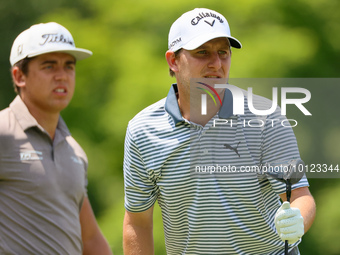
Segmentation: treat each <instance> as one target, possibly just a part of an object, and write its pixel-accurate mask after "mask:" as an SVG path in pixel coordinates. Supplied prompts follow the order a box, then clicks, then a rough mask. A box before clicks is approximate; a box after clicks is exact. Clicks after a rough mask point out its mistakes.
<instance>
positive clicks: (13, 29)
mask: <svg viewBox="0 0 340 255" xmlns="http://www.w3.org/2000/svg"><path fill="white" fill-rule="evenodd" d="M195 7H207V8H211V9H215V10H217V11H218V12H220V13H222V14H224V15H225V16H226V18H227V19H228V21H229V24H230V26H231V33H232V35H234V36H235V37H236V38H238V39H239V40H240V41H241V42H242V44H243V48H242V49H241V50H233V56H232V69H231V77H233V78H269V77H271V78H277V77H283V78H298V77H304V78H309V77H311V78H329V77H339V70H340V61H339V59H340V44H339V39H340V36H339V32H340V22H339V21H340V12H339V11H338V10H339V9H340V2H339V1H338V0H326V1H322V0H313V1H308V0H296V1H294V2H292V1H280V0H279V1H269V0H258V1H246V0H239V1H237V2H231V1H220V0H209V1H207V0H206V1H194V0H187V1H179V0H172V1H169V0H164V1H156V0H148V1H137V0H126V1H109V0H97V1H91V0H73V1H67V0H59V1H43V0H28V1H24V0H11V1H1V3H0V11H1V16H0V28H1V33H2V38H3V39H2V40H1V41H0V65H1V70H0V77H1V81H2V86H1V87H0V108H1V109H2V108H5V107H7V106H8V104H9V103H10V102H11V101H12V99H13V98H14V96H15V94H14V92H13V88H12V85H11V79H10V73H9V68H10V65H9V61H8V58H9V52H10V49H11V45H12V42H13V40H14V39H15V37H16V36H17V35H18V34H19V33H20V32H21V31H22V30H24V29H26V28H28V27H29V26H31V25H32V24H35V23H40V22H48V21H56V22H59V23H61V24H62V25H64V26H65V27H67V28H68V29H69V30H70V31H71V33H72V34H73V36H74V38H75V42H76V45H77V46H78V47H82V48H87V49H90V50H92V51H93V53H94V55H93V56H92V57H91V58H90V59H87V60H84V61H81V62H79V63H78V64H77V88H76V94H75V96H74V99H73V101H72V103H71V105H70V106H69V107H68V108H67V109H66V110H65V111H64V112H63V114H62V115H63V117H64V119H65V120H66V122H67V123H68V126H69V128H70V130H71V132H72V134H73V136H74V137H75V138H76V139H77V140H78V141H79V143H80V144H81V145H82V146H83V148H84V149H85V151H86V152H87V154H88V157H89V172H88V176H89V187H88V190H89V197H90V200H91V203H92V206H93V208H94V211H95V213H96V216H97V219H98V221H99V223H100V226H101V228H102V230H103V232H104V234H105V236H106V237H107V238H108V240H109V242H110V244H111V246H112V249H113V251H114V252H115V254H122V221H123V216H124V188H123V174H122V163H123V148H124V136H125V129H126V126H127V123H128V121H129V120H130V119H131V118H132V117H133V116H134V115H135V114H136V113H138V112H139V111H140V110H142V109H143V108H144V107H146V106H148V105H150V104H152V103H154V102H156V101H158V100H159V99H161V98H163V97H165V96H166V95H167V92H168V89H169V86H170V84H171V83H172V82H175V80H174V79H173V78H170V77H169V75H168V66H167V63H166V61H165V58H164V54H165V51H166V50H167V35H168V31H169V28H170V26H171V24H172V22H173V21H174V20H175V19H177V18H178V17H179V16H180V15H181V14H182V13H184V12H186V11H188V10H191V9H193V8H195ZM320 86H322V84H320ZM317 91H318V92H317V94H314V93H313V92H312V95H313V96H314V95H315V96H317V97H318V98H319V99H318V102H319V104H321V105H319V104H318V105H314V106H313V109H314V112H313V117H312V119H308V120H306V121H305V122H303V121H302V123H301V125H302V127H306V128H305V129H301V128H300V129H299V128H297V129H296V130H295V132H296V134H297V138H298V141H299V145H300V151H301V155H302V158H303V159H304V160H305V162H312V161H313V162H314V163H325V162H332V163H333V164H335V163H339V161H337V162H335V161H336V160H339V153H340V150H339V142H340V138H339V137H340V124H339V120H338V116H339V114H338V111H339V104H336V102H337V101H338V96H339V89H337V88H336V87H334V89H332V90H330V89H329V90H326V92H325V91H323V90H321V89H319V90H317ZM255 92H256V91H255ZM330 102H331V103H332V104H329V103H330ZM325 109H326V110H327V114H326V113H325ZM322 110H323V111H322ZM314 113H316V116H318V117H317V118H314ZM334 116H337V118H334ZM329 121H331V125H330V124H328V125H327V122H328V123H329ZM315 144H317V145H320V144H321V145H322V146H321V147H320V146H319V147H317V146H315ZM322 148H323V149H322ZM321 149H322V151H321ZM325 150H328V152H329V153H322V152H324V151H325ZM329 155H332V157H331V158H329ZM334 160H335V161H334ZM310 184H311V187H310V190H311V192H312V193H313V195H314V196H315V199H316V202H317V206H318V211H317V217H316V220H315V224H314V226H313V227H312V229H311V230H310V231H309V232H308V234H306V235H305V237H304V238H303V242H302V244H301V245H300V250H301V252H302V254H315V255H318V254H330V255H332V254H334V255H335V254H340V243H339V242H337V240H338V239H339V238H340V232H339V230H338V229H339V225H340V220H338V216H339V214H340V212H339V209H338V208H339V207H338V206H337V203H336V201H337V198H338V197H339V195H340V187H339V181H338V180H337V179H311V180H310ZM154 226H155V231H154V232H155V246H156V254H165V248H164V237H163V228H162V222H161V216H160V210H159V208H158V206H156V211H155V224H154Z"/></svg>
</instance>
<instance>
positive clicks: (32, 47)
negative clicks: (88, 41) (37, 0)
mask: <svg viewBox="0 0 340 255" xmlns="http://www.w3.org/2000/svg"><path fill="white" fill-rule="evenodd" d="M51 52H64V53H68V54H70V55H72V56H74V57H75V58H76V60H82V59H85V58H87V57H90V56H91V55H92V52H91V51H89V50H85V49H80V48H76V46H75V44H74V41H73V37H72V35H71V33H70V32H69V31H68V30H67V29H66V28H65V27H63V26H62V25H59V24H58V23H55V22H49V23H41V24H37V25H33V26H31V27H30V28H29V29H27V30H25V31H23V32H22V33H21V34H19V35H18V37H17V38H16V39H15V40H14V42H13V45H12V50H11V56H10V58H9V60H10V62H11V65H12V66H13V65H14V64H15V63H17V62H18V61H20V60H22V59H24V58H26V57H28V58H30V57H35V56H38V55H41V54H45V53H51Z"/></svg>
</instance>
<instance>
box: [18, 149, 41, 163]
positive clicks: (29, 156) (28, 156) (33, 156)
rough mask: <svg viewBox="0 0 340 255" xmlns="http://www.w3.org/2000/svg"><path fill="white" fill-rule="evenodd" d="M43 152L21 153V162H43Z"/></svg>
mask: <svg viewBox="0 0 340 255" xmlns="http://www.w3.org/2000/svg"><path fill="white" fill-rule="evenodd" d="M42 159H43V157H42V152H41V151H25V152H20V160H21V161H30V160H42Z"/></svg>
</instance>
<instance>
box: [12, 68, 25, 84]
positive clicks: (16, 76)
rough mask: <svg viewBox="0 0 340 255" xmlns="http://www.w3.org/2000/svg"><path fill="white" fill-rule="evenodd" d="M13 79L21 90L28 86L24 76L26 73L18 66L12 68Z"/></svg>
mask: <svg viewBox="0 0 340 255" xmlns="http://www.w3.org/2000/svg"><path fill="white" fill-rule="evenodd" d="M12 78H13V82H14V83H15V84H16V85H17V86H18V87H20V88H21V87H24V86H25V85H26V75H24V73H23V72H22V71H21V70H20V68H19V67H17V66H14V67H12Z"/></svg>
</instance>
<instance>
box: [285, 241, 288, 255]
mask: <svg viewBox="0 0 340 255" xmlns="http://www.w3.org/2000/svg"><path fill="white" fill-rule="evenodd" d="M285 255H288V240H285Z"/></svg>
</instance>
